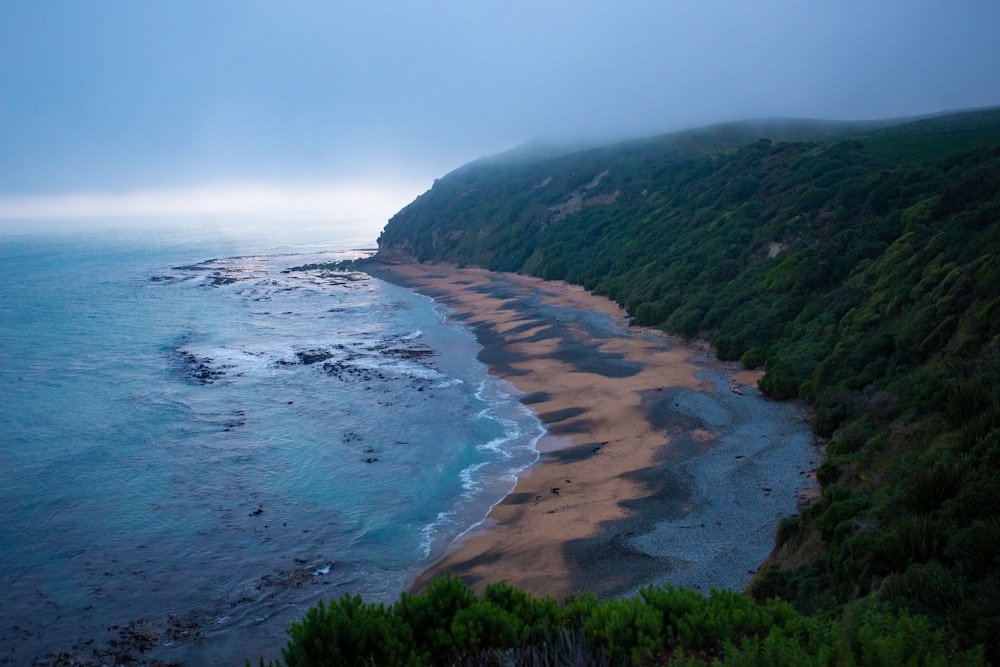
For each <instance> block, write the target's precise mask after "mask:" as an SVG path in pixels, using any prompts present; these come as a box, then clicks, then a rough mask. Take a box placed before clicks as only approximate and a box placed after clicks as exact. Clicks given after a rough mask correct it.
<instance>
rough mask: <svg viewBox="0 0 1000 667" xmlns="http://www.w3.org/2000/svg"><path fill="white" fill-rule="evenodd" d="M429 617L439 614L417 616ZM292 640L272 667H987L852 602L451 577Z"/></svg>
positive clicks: (330, 618)
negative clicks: (615, 591) (582, 588)
mask: <svg viewBox="0 0 1000 667" xmlns="http://www.w3.org/2000/svg"><path fill="white" fill-rule="evenodd" d="M901 590H902V589H901ZM907 590H909V589H907ZM415 610H419V611H415ZM429 610H439V611H441V612H442V613H441V614H440V615H430V616H427V615H424V612H427V611H429ZM289 635H290V640H289V642H288V645H287V646H286V647H285V649H284V650H283V651H282V655H283V657H284V663H273V666H272V667H278V665H281V664H284V665H287V666H288V667H293V666H294V667H312V666H321V665H322V666H325V665H379V666H384V667H392V666H394V665H484V664H495V665H532V666H536V665H539V666H540V665H580V666H587V665H654V664H669V665H692V666H693V665H715V664H726V665H761V666H763V665H767V666H769V667H770V666H774V665H778V666H781V665H788V666H792V665H795V666H798V665H843V664H852V665H893V666H895V665H944V664H946V663H948V664H950V665H956V666H957V665H982V664H984V662H983V660H982V655H981V651H980V650H979V649H973V650H969V651H959V650H957V649H956V647H955V645H954V643H953V642H952V641H951V640H950V639H949V638H948V637H947V636H946V635H945V634H944V633H943V632H941V631H940V630H934V629H933V628H932V627H931V626H930V624H929V623H928V621H927V619H926V618H924V617H921V616H914V615H911V614H909V613H908V612H907V611H905V610H902V611H894V610H893V609H892V608H890V607H887V606H880V605H877V604H874V603H867V604H861V605H858V604H854V605H849V606H848V607H847V608H846V610H845V611H844V613H843V614H841V615H837V616H835V617H831V618H829V619H825V620H824V619H820V618H809V617H806V616H803V615H802V614H800V613H799V612H798V611H796V610H795V608H794V607H792V606H791V605H790V604H788V603H787V602H782V601H780V600H776V599H772V600H768V601H766V602H755V601H754V600H753V599H752V598H750V597H748V596H746V595H742V594H739V593H733V592H729V591H712V592H711V593H710V594H709V595H708V596H707V597H705V596H702V595H701V594H699V593H696V592H694V591H690V590H684V589H678V588H673V587H669V586H668V587H666V588H658V587H652V586H651V587H647V588H644V589H643V590H642V591H641V592H640V594H639V595H638V596H636V597H632V598H624V599H619V600H604V601H598V600H597V599H596V598H594V597H593V596H581V597H575V598H570V599H568V600H566V601H565V602H564V604H562V605H560V604H557V603H556V602H555V601H553V600H552V599H550V598H545V599H535V598H532V597H530V596H528V595H527V594H526V593H524V592H523V591H520V590H518V589H515V588H511V587H509V586H507V585H505V584H495V585H491V586H489V587H487V589H486V591H484V593H483V595H482V596H481V597H477V596H476V595H475V594H474V593H473V592H472V591H471V589H469V588H467V587H466V586H465V585H464V584H462V583H461V582H460V581H458V580H457V579H454V578H451V577H446V578H444V579H438V580H437V581H435V582H434V583H433V584H432V585H431V587H430V588H429V589H428V590H427V592H426V593H425V594H424V595H406V596H404V597H403V598H401V599H400V601H399V602H397V603H396V604H394V605H391V606H388V607H386V606H383V605H369V604H365V603H364V602H362V601H361V600H360V599H358V598H356V597H354V598H352V597H350V596H344V597H343V598H341V599H340V601H338V602H335V603H331V604H325V603H319V604H318V605H317V606H316V607H313V608H312V609H310V610H309V612H308V613H307V614H306V616H305V618H303V619H302V620H301V621H299V622H297V623H295V624H294V625H293V626H292V628H291V629H290V630H289ZM445 638H447V643H444V639H445Z"/></svg>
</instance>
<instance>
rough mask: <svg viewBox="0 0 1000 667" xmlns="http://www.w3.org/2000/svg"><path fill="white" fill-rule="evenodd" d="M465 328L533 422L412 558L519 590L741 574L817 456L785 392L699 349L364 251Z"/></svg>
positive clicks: (489, 282) (479, 273)
mask: <svg viewBox="0 0 1000 667" xmlns="http://www.w3.org/2000/svg"><path fill="white" fill-rule="evenodd" d="M371 273H372V274H373V275H375V276H377V277H380V278H383V279H385V280H388V281H391V282H394V283H396V284H400V285H403V286H407V287H409V288H411V289H414V290H416V291H418V292H420V293H422V294H426V295H428V296H430V297H432V298H434V299H436V300H437V301H439V302H440V303H442V304H444V305H446V306H447V307H448V308H449V309H450V317H451V318H452V319H453V320H455V321H457V322H461V323H463V324H464V326H467V327H468V328H469V329H470V330H471V331H472V332H473V333H474V334H475V336H476V338H477V340H478V342H479V343H480V345H482V348H483V349H482V351H481V352H480V354H479V357H480V359H481V360H482V361H483V362H484V363H486V364H487V365H488V366H489V368H490V370H491V372H492V373H494V374H495V375H497V376H500V377H502V378H505V379H506V380H508V381H509V382H510V384H511V390H512V391H513V392H515V393H516V394H517V395H518V396H519V398H520V399H521V401H522V402H523V403H524V404H525V405H528V406H529V407H530V408H531V409H532V410H534V411H535V413H536V414H537V415H538V417H539V419H540V420H541V421H542V422H543V423H544V425H545V428H546V430H547V432H548V434H547V435H546V436H544V437H543V438H542V439H541V441H540V442H539V444H538V448H539V451H540V453H541V455H540V460H539V462H538V464H536V465H535V466H533V467H532V468H531V469H530V470H528V471H526V472H525V473H524V474H522V476H521V477H520V478H519V479H518V482H517V486H516V488H515V489H514V491H513V492H512V493H511V494H510V495H509V496H508V497H507V498H506V499H505V500H504V501H503V502H501V503H500V504H499V505H497V506H496V507H495V508H494V509H493V511H492V512H491V513H490V515H489V517H488V518H487V520H486V521H485V522H484V523H483V524H482V525H481V526H480V527H478V528H476V529H474V530H473V531H470V532H469V533H468V534H466V535H465V536H464V538H462V539H461V540H459V541H457V542H456V543H455V544H453V545H452V547H451V549H450V550H449V551H448V552H447V553H446V554H444V555H443V556H442V557H441V558H440V559H439V560H438V561H437V562H436V563H434V564H433V565H432V566H431V567H430V568H429V569H428V570H427V571H426V572H424V573H423V574H421V575H420V576H419V577H418V578H417V580H416V582H415V584H414V589H416V590H420V589H421V588H422V587H423V586H425V585H426V584H427V583H428V582H429V581H430V580H431V578H433V577H434V576H436V575H439V574H442V573H444V572H452V573H454V574H456V575H458V576H460V577H461V578H462V579H464V580H465V581H467V582H469V583H470V584H472V585H473V586H474V587H477V588H481V587H482V586H483V585H485V584H486V583H489V582H494V581H506V582H508V583H510V584H514V585H516V586H519V587H522V588H524V589H526V590H528V591H531V592H532V593H535V594H551V595H554V596H557V597H562V596H564V595H566V594H567V593H569V592H572V591H591V592H595V593H597V594H599V595H604V596H607V595H623V594H628V593H630V592H632V591H635V590H636V589H638V588H639V587H641V586H644V585H646V584H650V583H657V584H663V583H667V582H671V583H675V584H678V585H683V586H689V587H695V588H699V589H702V590H706V591H707V590H708V589H709V588H710V587H717V588H729V589H737V590H739V589H743V588H745V587H746V585H747V584H748V583H749V582H750V579H751V578H752V576H753V574H754V572H755V571H756V568H757V567H758V566H759V565H760V563H761V562H762V561H763V560H764V559H765V558H766V556H767V554H768V553H769V552H770V551H771V548H772V546H773V543H774V535H775V531H776V528H777V525H778V522H779V521H780V519H781V518H782V517H785V516H788V515H791V514H794V513H795V511H796V507H797V504H798V503H800V502H801V501H802V499H803V498H804V497H806V496H807V495H808V494H809V493H810V492H811V491H812V490H814V488H815V482H814V481H813V479H812V475H811V472H812V471H813V470H815V468H816V467H817V466H818V464H819V463H820V454H819V452H818V451H817V450H816V449H815V448H814V447H813V446H812V445H811V444H810V443H811V431H810V428H809V425H808V421H807V420H806V419H805V416H804V414H803V412H802V408H801V406H796V405H793V404H788V403H777V402H772V401H767V400H765V399H763V398H762V397H761V396H760V395H759V394H758V392H757V390H756V388H755V382H756V375H755V374H753V373H747V372H745V371H742V368H741V367H740V366H739V365H738V364H736V365H733V364H724V363H720V362H718V361H716V360H715V359H714V357H713V356H712V354H711V352H710V351H709V350H707V349H705V348H704V347H699V346H695V345H691V344H686V343H684V342H682V341H681V340H679V339H674V338H671V337H667V336H664V335H662V334H660V333H659V332H654V331H649V330H644V329H638V328H634V327H629V325H628V317H627V315H626V313H625V311H624V310H622V309H621V308H620V307H618V306H617V305H616V304H615V303H613V302H611V301H609V300H607V299H605V298H603V297H599V296H595V295H593V294H591V293H589V292H587V291H586V290H584V289H583V288H580V287H577V286H572V285H567V284H564V283H560V282H546V281H542V280H538V279H534V278H529V277H524V276H518V275H512V274H497V273H492V272H488V271H485V270H480V269H458V268H451V267H444V266H437V265H422V264H399V265H374V266H373V267H372V268H371Z"/></svg>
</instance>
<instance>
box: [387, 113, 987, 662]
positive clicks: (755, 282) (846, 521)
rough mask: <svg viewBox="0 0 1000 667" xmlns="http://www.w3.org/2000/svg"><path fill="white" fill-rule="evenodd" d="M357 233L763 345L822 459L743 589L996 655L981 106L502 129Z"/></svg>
mask: <svg viewBox="0 0 1000 667" xmlns="http://www.w3.org/2000/svg"><path fill="white" fill-rule="evenodd" d="M379 247H380V254H381V255H382V257H384V258H392V257H401V256H412V257H414V258H416V259H417V260H419V261H434V262H450V263H456V264H460V265H478V266H483V267H486V268H490V269H494V270H500V271H516V272H522V273H529V274H533V275H537V276H541V277H543V278H548V279H562V280H567V281H570V282H573V283H577V284H580V285H583V286H585V287H586V288H588V289H591V290H594V291H595V292H597V293H599V294H603V295H607V296H608V297H610V298H612V299H614V300H616V301H618V302H619V303H621V304H622V305H624V306H625V307H626V308H627V309H628V311H629V313H630V314H631V315H632V317H633V319H634V321H635V322H636V323H638V324H643V325H651V326H657V327H661V328H663V329H664V330H666V331H668V332H672V333H678V334H681V335H683V336H686V337H690V338H705V339H707V340H709V341H711V343H712V344H713V346H714V348H715V350H716V351H717V354H718V355H719V356H720V357H721V358H723V359H739V360H741V361H742V362H743V364H744V365H746V366H747V367H750V368H755V367H763V368H764V369H765V371H766V373H765V375H764V378H763V380H762V381H761V388H762V389H763V390H764V391H765V392H766V393H768V394H769V395H771V396H774V397H777V398H792V397H801V398H803V399H805V400H807V401H808V402H810V403H811V404H812V405H813V406H814V408H815V430H816V433H817V435H818V436H820V437H822V438H824V439H826V440H827V442H826V447H827V452H828V459H827V460H826V462H825V463H824V465H823V466H822V468H821V469H820V471H819V478H820V482H821V484H822V486H823V495H822V499H821V500H820V501H819V502H818V503H816V504H814V505H812V506H810V507H807V508H806V509H804V510H803V512H802V514H801V515H800V516H798V517H794V518H790V519H788V520H786V521H785V522H783V524H782V526H781V529H780V531H779V546H778V548H777V549H776V551H775V554H774V556H773V557H772V560H771V562H770V563H769V564H768V565H767V566H766V567H764V568H763V569H762V571H761V574H759V575H758V578H757V580H756V582H755V583H754V585H753V587H752V593H753V594H754V595H755V596H757V597H758V598H760V599H764V598H766V597H769V596H772V595H779V596H781V597H783V598H785V599H786V600H788V601H790V602H791V603H792V604H793V605H794V606H795V607H796V608H797V609H798V610H799V611H800V612H804V613H808V614H814V615H817V616H823V615H824V614H827V615H828V614H837V613H840V612H841V611H842V610H843V609H845V605H849V604H852V603H854V601H856V600H858V599H859V598H867V599H870V600H881V601H884V602H886V603H887V604H889V605H890V606H891V607H893V608H904V607H905V608H908V609H909V610H911V611H913V612H915V613H920V614H924V615H926V616H927V617H928V618H929V619H930V620H931V622H932V623H933V624H936V626H937V627H940V628H942V629H943V630H944V631H945V632H946V633H948V634H950V635H952V636H953V637H955V638H957V639H958V640H959V641H960V643H961V644H963V645H965V646H971V645H973V644H976V643H983V644H984V645H986V646H987V647H988V657H990V659H992V660H993V661H995V662H1000V652H998V649H996V648H994V646H995V645H996V644H997V642H996V637H998V636H1000V428H998V427H1000V110H998V109H990V110H981V111H973V112H965V113H957V114H950V115H941V116H935V117H931V118H925V119H921V120H916V121H910V122H896V123H882V124H868V125H865V124H851V123H824V122H819V121H770V122H761V123H735V124H728V125H722V126H715V127H712V128H706V129H703V130H697V131H692V132H686V133H680V134H675V135H668V136H665V137H657V138H650V139H647V140H642V141H633V142H628V143H624V144H618V145H615V146H604V147H597V148H590V149H586V150H579V151H574V152H565V151H564V152H560V151H557V150H555V149H548V150H544V151H540V150H520V151H512V152H511V153H509V154H505V155H502V156H497V157H493V158H485V159H483V160H480V161H477V162H474V163H471V164H469V165H466V166H464V167H462V168H460V169H457V170H455V171H454V172H452V173H450V174H448V175H446V176H444V177H442V178H441V179H439V180H438V181H436V182H435V184H434V187H433V188H432V189H431V190H429V191H428V192H426V193H425V194H423V195H421V196H420V197H419V198H417V199H416V200H415V201H414V202H413V203H411V204H410V205H409V206H407V207H406V208H405V209H403V210H402V211H400V212H399V213H398V214H396V216H394V217H393V218H392V219H391V220H390V221H389V223H388V225H387V226H386V228H385V230H384V232H383V234H382V236H381V238H380V239H379Z"/></svg>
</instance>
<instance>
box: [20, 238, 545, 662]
mask: <svg viewBox="0 0 1000 667" xmlns="http://www.w3.org/2000/svg"><path fill="white" fill-rule="evenodd" d="M376 234H377V231H374V230H372V228H371V226H368V227H367V228H363V227H362V226H352V225H349V224H343V223H338V224H316V223H315V222H301V221H296V220H295V219H274V220H270V221H265V222H261V221H259V220H258V221H254V222H253V224H250V223H249V222H246V223H245V224H244V222H241V221H240V220H238V219H227V220H224V221H219V220H214V219H213V220H206V221H186V222H184V223H183V224H181V223H179V222H174V221H149V220H142V221H134V223H133V224H103V223H102V222H101V221H94V222H93V224H83V223H77V224H75V225H74V224H71V223H67V224H64V225H56V226H48V227H44V228H42V229H32V226H31V225H30V224H23V225H20V226H18V227H14V226H11V225H8V226H7V227H6V228H5V227H0V386H2V387H3V394H2V406H3V407H2V411H0V422H2V423H0V507H2V510H3V511H2V512H0V590H2V591H3V605H0V664H16V665H23V664H32V662H34V661H42V662H43V663H44V664H55V662H56V660H57V656H59V655H60V654H63V655H64V656H78V657H80V658H83V659H90V660H95V659H96V658H102V659H107V660H109V661H112V660H118V661H120V658H121V656H122V655H124V654H125V653H126V652H129V653H131V654H132V655H133V656H138V655H139V654H140V649H141V650H142V651H143V652H142V655H144V656H146V657H147V658H149V659H152V658H156V659H161V660H166V661H171V662H178V663H183V664H185V665H192V666H196V665H225V664H232V665H242V664H243V661H244V659H247V658H249V659H250V660H251V662H253V663H254V664H256V661H257V658H258V657H259V656H263V657H265V658H273V657H279V656H280V648H281V647H282V646H283V645H284V644H285V642H286V640H287V636H286V634H285V629H286V628H287V627H288V626H289V625H290V624H291V623H292V621H294V620H295V619H296V618H299V617H301V616H302V615H303V614H304V613H305V611H306V610H307V609H308V608H309V607H310V606H311V605H313V604H315V603H316V602H317V601H318V600H320V599H331V598H339V597H341V596H342V595H344V594H358V595H361V596H362V597H363V598H365V599H366V600H369V601H384V602H391V601H393V600H395V599H396V598H397V597H398V595H399V593H400V592H401V591H403V590H405V589H406V587H407V586H408V585H409V583H410V582H411V581H412V579H413V578H414V577H415V576H416V574H418V573H419V572H420V571H421V569H422V568H423V567H425V566H426V565H428V564H429V563H430V562H432V561H433V560H434V559H436V558H437V557H438V556H440V555H441V554H442V553H443V552H444V550H446V549H447V548H448V546H449V545H450V544H451V543H452V542H453V541H454V540H455V539H456V537H458V536H460V535H461V534H462V533H463V532H464V531H466V530H468V529H469V528H470V527H472V526H474V525H475V524H477V523H478V522H480V521H482V520H483V519H484V518H485V516H486V514H487V513H488V511H489V510H490V508H491V507H492V506H493V505H494V504H495V503H497V502H498V501H500V500H501V499H502V498H503V497H504V496H505V495H506V494H507V493H508V492H509V491H510V490H511V489H512V488H513V485H514V482H515V477H516V474H517V473H518V472H519V471H521V470H523V469H524V468H526V467H527V466H530V465H531V464H532V463H534V462H535V461H536V460H537V457H538V453H537V451H536V449H535V444H536V442H537V440H538V438H539V437H540V436H541V435H542V434H543V429H542V426H541V424H540V422H539V421H538V420H537V419H536V418H535V417H534V416H533V414H532V413H531V412H530V411H529V410H528V409H527V408H525V407H524V406H523V405H522V404H521V403H520V402H519V401H518V400H517V398H516V396H514V394H513V390H512V389H511V388H510V387H509V386H507V385H505V383H504V382H503V381H501V380H499V379H497V378H495V377H493V376H491V375H489V374H488V372H487V369H486V367H485V366H484V365H483V364H482V363H481V362H479V361H478V360H477V359H476V354H477V351H478V350H479V346H478V345H477V343H476V342H475V339H474V337H473V335H472V334H471V333H470V332H469V331H468V330H466V329H464V328H462V327H461V326H460V325H458V324H455V323H453V322H450V321H448V320H447V319H446V312H445V310H444V309H443V307H442V306H440V305H439V304H437V303H435V302H434V301H432V300H430V299H428V298H426V297H423V296H420V295H417V294H414V293H412V292H410V291H408V290H406V289H404V288H401V287H398V286H395V285H391V284H388V283H385V282H383V281H380V280H378V279H375V278H371V277H369V276H367V275H364V274H357V273H350V272H336V271H330V270H328V269H323V268H312V269H303V268H301V267H304V266H308V265H322V264H325V263H329V262H332V261H335V260H338V259H344V258H352V257H357V256H359V254H361V253H359V252H357V249H359V248H371V247H372V246H373V245H374V241H375V236H376ZM297 267H298V268H297ZM95 656H96V658H95ZM64 659H65V658H64ZM67 664H68V663H67Z"/></svg>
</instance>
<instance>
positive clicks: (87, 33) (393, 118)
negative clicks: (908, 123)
mask: <svg viewBox="0 0 1000 667" xmlns="http://www.w3.org/2000/svg"><path fill="white" fill-rule="evenodd" d="M998 104H1000V1H997V0H939V1H931V0H927V1H922V0H858V1H855V0H798V1H792V0H787V1H786V0H773V1H768V0H753V1H751V0H745V1H740V0H731V1H722V0H689V1H681V0H675V1H670V0H651V1H628V0H613V1H607V2H605V1H603V0H602V1H594V0H576V1H564V2H558V1H551V2H546V1H544V0H532V1H527V0H525V1H520V0H504V1H503V2H501V1H499V0H489V1H488V0H483V1H477V0H455V1H453V2H437V1H433V0H427V1H424V2H420V1H417V0H382V1H379V0H364V1H357V2H353V1H346V0H327V1H322V2H320V1H316V2H306V1H302V0H300V1H295V0H282V1H281V2H278V1H277V0H269V1H267V2H264V1H254V0H239V1H237V0H232V1H224V0H216V1H207V0H190V1H189V0H162V1H160V0H140V1H136V0H0V217H3V216H4V211H6V212H7V213H6V216H7V217H11V215H22V216H23V215H32V214H39V212H40V211H41V212H44V211H49V212H50V213H51V212H52V211H56V212H61V213H66V212H71V211H72V210H76V209H80V210H82V209H88V207H89V209H88V210H89V211H90V212H93V210H94V209H95V207H96V209H101V207H104V208H105V209H108V210H114V209H115V207H116V206H118V207H120V208H122V210H123V211H126V212H127V211H130V210H133V209H132V208H129V207H130V206H132V207H134V206H139V207H140V208H141V206H143V205H144V206H147V207H149V206H153V207H155V206H157V205H161V206H162V205H165V204H164V202H165V201H170V200H173V201H176V197H173V198H171V196H170V193H178V192H187V193H201V194H200V195H199V196H200V197H201V198H200V199H199V198H198V197H194V196H193V195H192V198H191V199H190V201H192V202H199V203H198V204H197V205H202V206H212V205H218V206H225V205H226V204H225V202H227V201H230V202H232V201H243V202H244V204H245V205H251V206H252V205H253V204H252V203H250V204H247V202H252V201H254V200H253V197H251V196H250V193H255V194H254V196H256V197H258V200H257V201H258V205H261V206H263V205H264V204H263V203H260V202H262V201H263V202H267V201H271V199H269V197H271V198H273V199H275V200H281V198H282V197H296V198H298V200H300V201H301V200H303V199H305V200H309V201H311V202H312V205H315V206H328V207H336V206H340V205H342V206H345V207H349V206H351V205H358V206H360V207H362V208H365V207H368V208H366V209H365V210H368V209H372V210H376V209H377V211H376V213H377V214H381V211H382V210H383V209H384V210H385V211H386V213H385V215H386V217H388V215H391V213H392V212H394V211H395V210H397V209H399V208H401V207H402V206H403V205H405V204H406V203H408V201H409V199H411V198H412V197H413V196H414V195H415V194H417V193H419V192H420V191H422V190H424V189H426V188H427V187H429V186H430V184H431V183H432V181H433V179H434V178H435V177H437V176H440V175H442V174H444V173H445V172H447V171H449V170H451V169H453V168H455V167H457V166H459V165H461V164H463V163H465V162H467V161H469V160H472V159H475V158H478V157H480V156H482V155H487V154H491V153H495V152H498V151H501V150H505V149H508V148H511V147H513V146H515V145H517V144H519V143H522V142H525V141H528V140H533V139H566V138H572V139H581V138H582V139H606V138H607V139H610V138H626V137H634V136H642V135H648V134H654V133H659V132H664V131H670V130H674V129H680V128H686V127H692V126H697V125H703V124H708V123H712V122H717V121H723V120H736V119H741V118H750V117H773V116H796V117H814V118H831V119H868V118H880V117H891V116H900V115H910V114H924V113H931V112H937V111H943V110H951V109H961V108H970V107H981V106H991V105H998ZM157 197H160V199H157ZM213 197H214V199H213ZM227 197H228V199H227ZM310 198H312V199H310ZM129 202H131V203H129ZM137 202H139V203H137ZM143 202H144V203H143ZM156 202H159V204H157V203H156ZM213 202H214V204H213ZM220 202H221V203H220ZM348 202H354V204H351V203H348ZM358 202H363V203H358ZM192 205H194V204H192ZM46 207H48V208H46ZM53 207H54V208H53ZM373 207H374V208H373ZM12 211H13V213H11V212H12ZM33 212H34V213H33Z"/></svg>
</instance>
